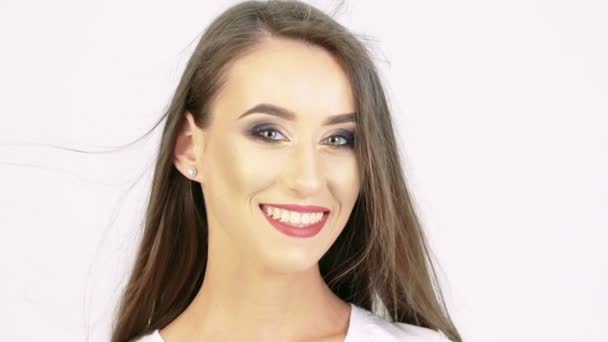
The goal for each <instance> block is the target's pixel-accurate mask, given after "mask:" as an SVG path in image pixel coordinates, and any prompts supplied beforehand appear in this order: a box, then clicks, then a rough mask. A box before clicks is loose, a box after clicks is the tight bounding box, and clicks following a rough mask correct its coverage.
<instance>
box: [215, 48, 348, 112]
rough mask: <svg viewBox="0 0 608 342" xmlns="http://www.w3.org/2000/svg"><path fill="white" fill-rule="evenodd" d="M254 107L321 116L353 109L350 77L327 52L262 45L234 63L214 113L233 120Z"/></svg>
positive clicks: (317, 49) (229, 69)
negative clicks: (269, 106) (272, 106)
mask: <svg viewBox="0 0 608 342" xmlns="http://www.w3.org/2000/svg"><path fill="white" fill-rule="evenodd" d="M258 103H271V104H275V105H278V106H281V107H285V108H287V109H289V110H291V111H293V112H295V113H296V114H298V115H304V116H312V117H315V116H316V117H319V118H323V117H325V116H328V115H332V114H335V113H345V112H353V111H354V110H355V108H354V105H355V104H354V101H353V96H352V90H351V86H350V82H349V80H348V77H347V76H346V74H345V73H344V71H343V70H342V68H341V66H340V64H339V63H338V61H337V60H336V59H335V57H334V56H333V55H331V53H329V52H328V51H327V50H325V49H323V48H321V47H318V46H315V45H309V44H306V43H303V42H299V41H295V40H290V39H282V38H272V39H270V40H268V41H265V42H263V43H261V45H259V46H258V47H256V48H255V49H254V50H253V51H251V52H249V53H248V54H246V55H245V56H242V57H240V58H238V59H236V60H235V61H234V62H233V63H232V65H231V66H230V67H229V68H228V69H227V78H226V83H225V84H224V87H223V89H222V91H221V93H220V94H219V96H218V98H217V109H218V110H221V111H222V112H224V111H225V115H228V116H234V117H236V116H238V115H239V114H240V112H239V111H242V110H244V109H248V108H250V107H252V106H254V105H256V104H258Z"/></svg>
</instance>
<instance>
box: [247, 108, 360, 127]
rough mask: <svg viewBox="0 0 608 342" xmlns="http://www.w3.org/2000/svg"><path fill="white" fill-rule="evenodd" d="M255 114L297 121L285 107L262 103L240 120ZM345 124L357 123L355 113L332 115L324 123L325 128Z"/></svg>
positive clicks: (249, 110) (248, 111)
mask: <svg viewBox="0 0 608 342" xmlns="http://www.w3.org/2000/svg"><path fill="white" fill-rule="evenodd" d="M253 113H266V114H270V115H274V116H278V117H280V118H283V119H286V120H290V121H295V119H296V115H295V114H294V113H293V112H292V111H290V110H288V109H286V108H283V107H279V106H277V105H273V104H270V103H260V104H257V105H255V106H253V107H252V108H251V109H248V110H247V111H246V112H245V113H243V114H241V116H239V117H238V119H240V118H242V117H244V116H247V115H249V114H253ZM344 122H355V113H344V114H338V115H332V116H330V117H329V118H327V119H325V120H324V121H323V123H322V124H323V126H329V125H335V124H339V123H344Z"/></svg>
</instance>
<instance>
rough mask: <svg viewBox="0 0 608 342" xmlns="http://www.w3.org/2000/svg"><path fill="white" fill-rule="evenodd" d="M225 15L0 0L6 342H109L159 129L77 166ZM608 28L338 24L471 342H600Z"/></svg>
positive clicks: (1, 308) (607, 298) (155, 106)
mask: <svg viewBox="0 0 608 342" xmlns="http://www.w3.org/2000/svg"><path fill="white" fill-rule="evenodd" d="M234 3H235V1H116V0H112V1H109V0H104V1H87V2H85V1H74V0H70V1H68V0H61V1H52V2H51V1H7V0H2V1H1V2H0V49H1V54H0V233H1V238H0V274H1V280H0V327H1V328H0V339H1V340H3V341H107V340H108V338H109V332H110V330H109V327H110V320H111V317H112V313H113V312H112V310H113V309H114V307H115V305H116V302H117V300H118V294H119V292H120V290H121V289H122V286H123V285H124V283H125V281H126V278H127V274H128V271H129V270H128V266H129V265H130V264H131V262H132V259H133V256H134V248H135V246H136V245H137V242H138V239H139V237H140V236H141V235H140V233H141V231H140V229H141V221H142V217H143V210H144V209H145V206H146V204H147V203H146V199H147V196H148V191H149V189H150V179H151V175H152V171H153V160H154V157H155V154H156V152H157V143H158V140H159V136H160V134H159V133H160V127H159V128H157V129H156V130H155V131H154V132H153V134H151V135H150V136H149V137H148V138H147V139H145V140H142V141H140V142H139V143H137V144H135V145H133V146H131V147H130V148H125V149H122V150H119V151H116V152H112V153H109V152H105V153H94V154H84V153H80V152H78V151H79V150H81V149H82V150H86V151H104V150H108V147H115V146H121V145H124V144H127V143H129V142H132V141H133V140H135V139H136V138H138V137H140V136H141V135H142V134H143V133H145V132H146V131H147V130H148V129H149V128H150V127H151V125H152V124H153V123H155V122H156V120H157V119H158V118H159V117H160V115H162V113H163V112H164V110H165V109H166V106H167V104H168V103H169V101H170V98H171V95H172V92H173V91H174V90H175V87H176V86H177V82H178V80H179V78H180V77H181V73H182V71H183V69H184V67H185V63H186V61H187V60H188V58H189V57H190V54H191V52H192V50H193V49H194V46H195V44H196V42H197V41H198V39H199V38H200V34H201V33H202V32H203V30H204V29H205V28H206V27H207V25H208V24H209V23H210V21H211V20H212V19H213V18H215V17H216V16H217V15H218V14H219V13H220V12H221V11H223V10H224V9H226V8H227V7H228V6H229V5H232V4H234ZM311 3H312V4H314V5H316V6H318V7H319V8H320V9H322V10H324V11H326V12H329V11H331V10H332V9H333V8H334V7H335V6H336V4H337V3H338V2H337V1H311ZM607 17H608V5H607V3H606V2H605V1H600V0H597V1H590V0H579V1H555V0H553V1H550V0H525V1H524V0H511V1H473V0H463V1H447V0H443V1H379V0H376V1H348V0H347V1H346V2H345V5H344V7H343V9H342V11H341V12H339V13H338V14H337V15H336V19H338V21H340V22H341V23H343V24H344V25H346V26H347V27H349V28H350V29H351V30H352V31H353V32H354V33H356V34H358V35H360V36H362V37H363V36H365V37H367V42H366V44H367V45H368V46H369V47H370V49H371V50H372V51H373V53H374V59H375V61H376V63H377V65H378V67H379V69H380V71H381V76H382V78H383V80H384V82H385V88H386V91H387V95H388V99H389V102H390V105H391V109H392V112H393V115H394V120H395V123H396V124H397V131H398V139H399V144H400V146H401V148H402V154H403V156H404V161H405V170H406V174H407V178H408V182H409V185H410V187H411V189H412V191H413V194H414V198H415V201H416V207H417V208H418V210H419V213H420V216H421V219H422V222H423V224H424V227H425V229H426V232H427V235H428V237H429V241H430V243H431V248H432V250H433V253H434V256H435V258H436V262H437V264H438V266H437V267H438V270H439V275H440V279H441V281H442V285H443V290H444V293H445V295H446V300H447V303H448V305H449V308H450V312H451V315H452V318H453V319H454V322H455V324H456V325H457V327H458V328H459V329H460V331H461V333H462V335H463V337H464V339H465V341H474V342H487V341H495V342H500V341H505V342H506V341H554V342H558V341H559V342H561V341H563V342H565V341H606V330H605V329H606V326H607V324H608V312H607V308H608V294H607V292H608V275H607V273H608V252H607V249H606V244H607V243H608V233H607V231H608V219H607V218H606V214H607V207H608V181H607V179H606V178H607V174H608V161H607V156H608V133H607V131H608V127H607V126H608V67H607V65H608V63H606V61H608V24H607V23H608V20H606V18H607ZM161 125H162V124H161ZM61 148H71V149H74V150H73V151H69V150H65V149H61Z"/></svg>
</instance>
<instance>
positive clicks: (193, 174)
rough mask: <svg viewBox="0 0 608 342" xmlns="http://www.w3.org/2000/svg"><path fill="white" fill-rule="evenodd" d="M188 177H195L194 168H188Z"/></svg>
mask: <svg viewBox="0 0 608 342" xmlns="http://www.w3.org/2000/svg"><path fill="white" fill-rule="evenodd" d="M188 176H189V177H194V176H196V168H194V167H191V168H189V169H188Z"/></svg>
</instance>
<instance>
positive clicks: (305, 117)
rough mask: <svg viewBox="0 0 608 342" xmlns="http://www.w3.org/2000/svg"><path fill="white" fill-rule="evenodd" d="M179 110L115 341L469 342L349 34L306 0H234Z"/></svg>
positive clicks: (198, 52) (206, 40) (181, 91)
mask: <svg viewBox="0 0 608 342" xmlns="http://www.w3.org/2000/svg"><path fill="white" fill-rule="evenodd" d="M166 115H167V123H166V126H165V128H164V131H163V135H162V139H161V147H160V153H159V155H158V160H157V163H156V169H155V174H154V181H153V187H152V192H151V197H150V202H149V206H148V210H147V213H146V221H145V231H144V236H143V240H142V242H141V245H140V247H139V250H138V254H137V258H136V262H135V265H134V269H133V272H132V274H131V277H130V279H129V282H128V284H127V286H126V289H125V292H124V294H123V297H122V300H121V303H120V307H119V311H118V314H117V317H116V322H115V325H114V330H113V335H112V341H114V342H123V341H131V340H138V341H140V342H153V341H154V342H177V341H347V342H355V341H447V339H446V337H445V336H448V337H449V338H450V339H451V340H453V341H460V340H461V339H460V336H459V334H458V332H457V330H456V328H455V327H454V325H453V323H452V321H451V319H450V317H449V315H448V313H447V311H446V310H445V304H443V299H442V296H441V292H440V291H439V290H437V291H435V290H434V286H435V284H436V282H437V280H436V276H435V274H434V270H433V267H432V264H431V263H430V258H429V254H428V249H427V243H426V242H425V238H424V234H423V231H422V230H421V227H420V225H419V223H418V219H417V217H416V215H415V213H414V211H413V206H412V202H411V200H410V197H409V195H408V190H407V188H406V183H405V178H404V175H403V173H402V167H401V164H400V160H399V155H398V150H397V145H396V141H395V138H394V135H393V127H392V123H391V117H390V113H389V110H388V106H387V102H386V100H385V96H384V92H383V89H382V86H381V83H380V80H379V78H378V75H377V71H376V69H375V67H374V65H373V62H372V60H371V58H370V56H369V54H368V52H367V50H366V49H365V47H364V46H363V45H362V44H361V43H360V42H359V41H358V40H357V39H356V38H355V37H354V36H353V35H352V34H351V33H349V31H348V30H346V29H345V28H344V27H342V26H341V25H340V24H338V23H337V22H336V21H334V20H333V19H332V18H330V17H329V16H327V15H325V14H323V13H322V12H320V11H319V10H317V9H315V8H313V7H311V6H310V5H307V4H304V3H301V2H295V1H289V2H284V1H268V2H259V1H247V2H243V3H240V4H238V5H235V6H233V7H231V8H229V9H228V10H227V11H225V12H224V13H223V14H222V15H220V16H219V17H218V18H217V19H216V20H215V21H214V22H213V23H212V24H211V25H210V27H209V28H208V29H207V31H206V32H205V33H204V35H203V36H202V37H201V40H200V42H199V43H198V45H197V47H196V49H195V51H194V53H193V55H192V57H191V59H190V61H189V62H188V64H187V66H186V69H185V72H184V74H183V77H182V79H181V81H180V83H179V85H178V88H177V90H176V92H175V94H174V97H173V99H172V102H171V104H170V107H169V109H168V111H167V113H166ZM440 302H441V304H442V305H440ZM380 309H382V310H383V311H384V317H383V316H381V315H380V313H379V310H380Z"/></svg>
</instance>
